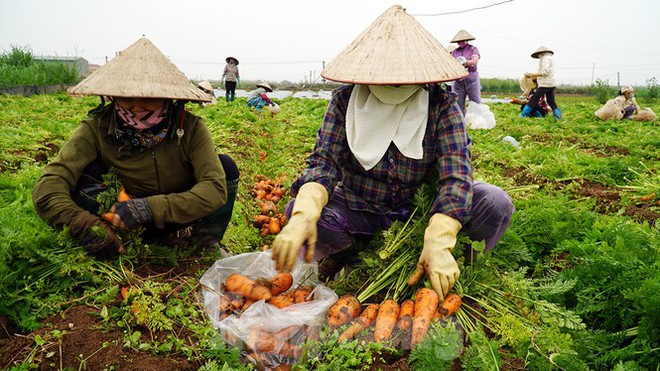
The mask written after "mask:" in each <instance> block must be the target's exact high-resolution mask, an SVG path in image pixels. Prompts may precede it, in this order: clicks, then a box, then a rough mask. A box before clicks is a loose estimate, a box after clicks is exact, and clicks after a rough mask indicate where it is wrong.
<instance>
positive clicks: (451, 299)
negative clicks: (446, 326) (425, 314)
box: [438, 294, 461, 317]
mask: <svg viewBox="0 0 660 371" xmlns="http://www.w3.org/2000/svg"><path fill="white" fill-rule="evenodd" d="M460 306H461V298H460V296H458V295H456V294H449V295H447V297H446V298H445V300H444V301H443V302H442V304H440V307H439V308H438V312H440V315H441V316H443V317H449V316H451V315H452V314H454V313H455V312H456V311H457V310H458V308H460Z"/></svg>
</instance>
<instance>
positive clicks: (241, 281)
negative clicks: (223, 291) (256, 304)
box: [225, 273, 273, 300]
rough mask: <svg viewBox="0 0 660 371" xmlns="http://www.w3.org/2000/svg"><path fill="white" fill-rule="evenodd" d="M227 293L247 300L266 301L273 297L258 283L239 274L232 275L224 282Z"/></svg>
mask: <svg viewBox="0 0 660 371" xmlns="http://www.w3.org/2000/svg"><path fill="white" fill-rule="evenodd" d="M225 287H226V288H227V291H230V292H233V293H236V294H240V295H243V296H244V297H245V298H247V299H254V300H262V299H263V300H268V299H270V298H271V297H272V296H273V295H272V294H271V293H270V290H269V289H268V288H267V287H266V286H264V285H262V284H260V283H259V282H257V281H255V280H253V279H251V278H249V277H247V276H244V275H242V274H239V273H233V274H231V275H230V276H229V277H227V280H226V281H225Z"/></svg>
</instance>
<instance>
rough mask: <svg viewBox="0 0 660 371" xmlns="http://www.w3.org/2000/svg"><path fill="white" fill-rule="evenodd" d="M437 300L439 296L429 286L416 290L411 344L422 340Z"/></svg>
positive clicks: (438, 300) (431, 318)
mask: <svg viewBox="0 0 660 371" xmlns="http://www.w3.org/2000/svg"><path fill="white" fill-rule="evenodd" d="M439 302H440V298H439V297H438V294H437V293H436V292H435V291H433V290H431V289H429V288H421V289H419V290H418V291H417V294H416V295H415V311H414V318H413V325H412V339H411V345H412V346H414V345H415V344H418V343H419V342H420V341H422V339H423V338H424V336H425V335H426V332H427V331H428V330H429V326H430V325H431V321H432V320H433V316H434V315H435V311H436V308H437V306H438V303H439Z"/></svg>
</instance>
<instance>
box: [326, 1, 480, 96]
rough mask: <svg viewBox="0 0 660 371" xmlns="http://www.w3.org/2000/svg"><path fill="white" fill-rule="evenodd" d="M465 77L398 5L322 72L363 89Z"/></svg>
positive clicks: (434, 40)
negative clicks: (359, 85) (361, 85)
mask: <svg viewBox="0 0 660 371" xmlns="http://www.w3.org/2000/svg"><path fill="white" fill-rule="evenodd" d="M467 74H468V73H467V70H466V69H465V68H464V67H463V66H461V65H460V63H458V62H457V61H456V59H454V58H453V57H452V56H451V55H450V54H449V53H448V52H447V50H446V49H445V48H444V47H443V46H442V45H441V44H440V43H439V42H438V40H436V39H435V38H434V37H433V36H432V35H431V34H430V33H429V32H428V31H427V30H426V29H424V27H422V25H421V24H419V22H417V21H416V20H415V19H414V18H413V17H412V16H411V15H409V14H408V13H406V11H405V9H403V8H402V7H401V6H399V5H395V6H393V7H391V8H390V9H388V10H387V11H386V12H385V13H383V14H382V15H381V16H380V17H378V18H377V19H376V20H375V21H374V22H373V23H372V24H371V25H370V26H369V27H368V28H367V29H366V30H364V31H363V32H362V33H361V34H360V35H359V36H358V37H357V38H356V39H355V40H353V42H352V43H351V44H350V45H349V46H348V47H346V49H344V50H343V51H342V52H341V53H339V55H337V56H336V57H335V59H333V60H332V61H331V62H330V63H328V64H327V65H326V67H325V68H324V69H323V72H321V76H323V77H324V78H325V79H328V80H332V81H338V82H343V83H349V84H365V85H413V84H426V83H433V82H442V81H451V80H457V79H460V78H463V77H465V76H467Z"/></svg>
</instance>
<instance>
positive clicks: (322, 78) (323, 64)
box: [321, 61, 325, 84]
mask: <svg viewBox="0 0 660 371" xmlns="http://www.w3.org/2000/svg"><path fill="white" fill-rule="evenodd" d="M322 66H323V68H322V69H321V71H323V70H324V69H325V61H323V62H322ZM321 81H323V83H324V84H325V77H323V76H321Z"/></svg>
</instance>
